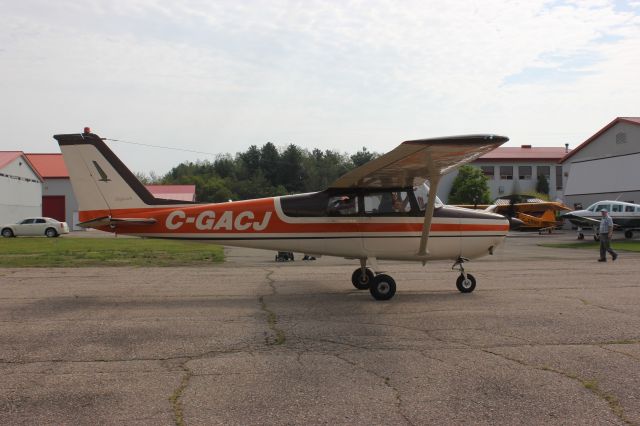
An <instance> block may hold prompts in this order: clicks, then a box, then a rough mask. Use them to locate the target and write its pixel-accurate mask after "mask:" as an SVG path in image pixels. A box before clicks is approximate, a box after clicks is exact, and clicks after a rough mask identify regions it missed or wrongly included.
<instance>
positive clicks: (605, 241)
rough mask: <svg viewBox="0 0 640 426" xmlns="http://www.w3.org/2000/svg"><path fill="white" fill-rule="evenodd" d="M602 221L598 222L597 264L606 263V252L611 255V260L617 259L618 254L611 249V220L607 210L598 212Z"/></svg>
mask: <svg viewBox="0 0 640 426" xmlns="http://www.w3.org/2000/svg"><path fill="white" fill-rule="evenodd" d="M600 212H601V213H602V219H601V220H600V259H598V262H606V261H607V252H609V253H610V254H611V260H612V261H615V260H616V259H617V258H618V253H616V252H615V251H613V249H612V248H611V246H610V244H611V237H613V219H611V216H609V212H608V211H607V209H602V210H600Z"/></svg>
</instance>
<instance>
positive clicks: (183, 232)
mask: <svg viewBox="0 0 640 426" xmlns="http://www.w3.org/2000/svg"><path fill="white" fill-rule="evenodd" d="M54 138H55V139H56V140H57V141H58V143H59V144H60V148H61V150H62V154H63V157H64V161H65V163H66V165H67V168H68V170H69V176H70V179H71V184H72V186H73V190H74V193H75V195H76V198H77V200H78V206H79V218H80V220H81V221H82V222H81V223H79V224H78V225H79V226H82V227H90V228H97V229H101V230H103V231H111V232H117V233H121V234H129V235H137V236H141V237H148V238H172V239H182V240H185V239H186V240H207V241H212V242H217V243H220V244H224V245H230V246H240V247H252V248H261V249H269V250H276V251H298V252H303V253H308V254H312V255H330V256H339V257H345V258H348V259H358V260H359V261H360V267H359V268H357V269H356V270H355V271H354V272H353V274H352V276H351V281H352V284H353V285H354V286H355V287H356V288H358V289H369V291H370V293H371V295H372V296H373V298H375V299H376V300H388V299H390V298H392V297H393V295H394V294H395V292H396V283H395V281H394V280H393V278H391V277H390V276H389V275H386V274H382V273H376V271H377V270H378V267H377V260H378V259H388V260H413V261H419V262H422V264H423V265H424V264H425V263H426V262H427V261H429V260H441V259H451V260H453V261H454V264H453V266H452V269H456V270H459V271H460V276H459V277H458V279H457V281H456V286H457V288H458V290H459V291H460V292H462V293H470V292H472V291H473V290H474V289H475V286H476V280H475V278H474V277H473V275H471V274H468V273H466V272H465V270H464V266H463V264H464V262H465V261H468V260H469V259H471V258H475V257H480V256H484V255H486V254H493V251H494V249H495V248H496V246H498V245H499V244H500V243H501V242H502V241H503V240H504V238H505V236H506V234H507V231H508V230H509V221H508V220H507V219H506V218H505V217H504V216H501V215H498V214H495V213H489V212H481V211H476V210H468V209H463V208H457V207H451V206H445V205H443V204H442V202H441V201H440V200H439V199H438V197H436V189H437V186H438V183H439V181H440V177H441V176H442V175H444V174H446V173H448V172H450V171H451V170H453V169H455V168H457V167H459V166H461V165H463V164H465V163H468V162H470V161H473V160H475V159H476V158H478V157H480V156H481V155H483V154H485V153H487V152H489V151H491V150H493V149H495V148H497V147H498V146H500V145H502V144H503V143H504V142H506V141H507V140H508V139H507V138H506V137H503V136H494V135H470V136H453V137H447V138H437V139H421V140H412V141H407V142H403V143H402V144H400V145H399V146H398V147H396V148H395V149H394V150H392V151H390V152H388V153H387V154H385V155H382V156H381V157H378V158H377V159H375V160H372V161H370V162H368V163H366V164H364V165H362V166H360V167H358V168H356V169H354V170H352V171H351V172H349V173H347V174H345V175H344V176H342V177H341V178H339V179H338V180H336V181H335V182H333V184H332V185H331V186H330V187H329V188H328V189H326V190H324V191H320V192H313V193H307V194H300V195H290V196H283V197H271V198H262V199H256V200H245V201H235V202H227V203H218V204H195V203H186V202H183V201H172V200H164V199H157V198H154V197H153V196H152V195H151V194H150V193H149V191H148V190H147V189H146V188H145V187H144V185H142V184H141V183H140V182H139V181H138V180H137V179H136V178H135V176H134V174H133V173H131V171H129V169H127V167H126V166H125V165H124V164H123V163H122V162H121V161H120V160H119V159H118V158H117V157H116V155H115V154H114V153H113V152H112V151H111V150H110V149H109V147H108V146H107V145H106V144H105V142H104V141H103V140H102V139H101V138H100V137H99V136H98V135H96V134H94V133H91V131H90V129H89V128H85V131H84V133H82V134H64V135H56V136H54ZM427 180H428V181H429V182H430V185H431V190H429V187H428V186H427V185H426V181H427ZM367 263H369V264H370V265H371V266H372V268H369V267H367ZM377 272H380V271H377Z"/></svg>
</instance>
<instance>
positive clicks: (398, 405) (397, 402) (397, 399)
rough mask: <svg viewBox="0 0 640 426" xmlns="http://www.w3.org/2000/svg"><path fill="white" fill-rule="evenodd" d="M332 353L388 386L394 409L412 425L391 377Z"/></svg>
mask: <svg viewBox="0 0 640 426" xmlns="http://www.w3.org/2000/svg"><path fill="white" fill-rule="evenodd" d="M332 355H333V356H334V357H336V358H338V359H339V360H341V361H343V362H346V363H347V364H349V365H351V366H353V367H355V368H358V369H360V370H362V371H364V372H366V373H367V374H371V375H372V376H374V377H376V378H378V379H380V380H382V382H383V383H384V385H385V386H386V387H388V388H389V389H391V391H392V392H393V394H394V396H395V406H396V409H397V411H398V414H400V416H402V418H403V419H404V421H405V422H407V424H409V425H411V426H413V425H414V423H413V422H412V421H411V419H409V417H407V415H406V414H405V413H404V411H403V410H402V394H401V393H400V390H399V389H398V388H396V387H395V386H394V385H393V383H392V382H391V378H390V377H387V376H383V375H381V374H378V373H376V372H375V371H373V370H370V369H368V368H366V367H363V366H362V365H360V364H358V363H356V362H354V361H351V360H350V359H348V358H345V357H343V356H341V355H340V354H335V353H334V354H332Z"/></svg>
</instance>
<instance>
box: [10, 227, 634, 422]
mask: <svg viewBox="0 0 640 426" xmlns="http://www.w3.org/2000/svg"><path fill="white" fill-rule="evenodd" d="M516 235H517V236H514V237H510V238H509V239H508V240H507V243H506V246H503V247H501V248H500V249H498V250H497V252H496V255H494V256H490V257H487V258H483V259H480V260H477V261H474V262H471V263H469V264H467V266H466V267H467V270H468V271H469V272H471V273H473V274H474V275H475V276H476V279H477V280H478V287H477V288H476V291H475V292H474V293H471V294H466V295H465V294H461V293H459V292H458V291H457V290H456V289H455V279H456V277H457V276H456V273H455V272H453V271H451V270H450V267H451V262H433V263H428V264H427V266H426V267H424V268H423V267H422V266H421V265H419V264H412V263H403V262H380V266H381V269H384V270H385V272H386V273H388V274H390V275H391V276H393V277H394V278H395V280H396V282H397V284H398V292H397V294H396V296H395V298H394V299H393V300H391V301H388V302H376V301H374V300H373V299H372V298H371V297H370V295H369V293H368V292H367V291H358V290H356V289H354V288H353V287H352V285H351V283H350V277H351V273H352V271H353V270H354V269H355V268H356V267H357V262H353V261H347V260H344V259H335V258H320V259H318V260H317V261H314V262H303V261H296V262H290V263H276V262H274V261H273V252H269V251H259V250H249V249H235V248H234V249H228V250H227V259H228V261H227V263H225V264H224V265H212V266H211V267H205V268H195V269H189V268H79V269H73V268H64V269H0V377H2V379H1V381H0V383H2V385H1V386H0V423H2V424H114V423H127V424H166V425H171V424H179V425H182V424H184V425H197V424H243V425H244V424H302V423H311V424H459V423H474V424H523V423H524V424H540V423H546V424H569V423H582V424H584V423H590V424H593V423H598V424H600V423H606V424H614V425H615V424H620V425H625V424H633V425H640V303H639V302H640V282H639V281H638V278H637V271H638V267H637V264H638V261H640V255H638V254H632V253H621V255H620V258H619V259H618V261H616V262H615V263H612V262H608V263H606V264H600V263H598V262H596V259H597V256H598V254H597V252H596V251H595V250H593V251H589V250H565V249H550V248H541V247H538V246H537V245H536V243H537V242H540V241H550V240H558V241H572V240H573V239H574V238H575V237H574V234H573V233H570V232H567V233H564V234H556V235H551V236H542V237H540V236H538V235H537V234H535V235H528V234H526V235H522V234H516Z"/></svg>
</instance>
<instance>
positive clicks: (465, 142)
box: [331, 135, 509, 188]
mask: <svg viewBox="0 0 640 426" xmlns="http://www.w3.org/2000/svg"><path fill="white" fill-rule="evenodd" d="M508 140H509V138H507V137H504V136H496V135H468V136H451V137H446V138H434V139H418V140H413V141H406V142H403V143H401V144H400V145H399V146H398V147H396V148H395V149H394V150H392V151H389V152H388V153H386V154H384V155H382V156H380V157H378V158H376V159H375V160H372V161H370V162H368V163H366V164H364V165H362V166H360V167H358V168H357V169H354V170H352V171H350V172H349V173H347V174H345V175H343V176H342V177H340V178H339V179H338V180H336V181H335V182H333V184H332V185H331V188H392V187H395V188H406V187H410V186H417V185H422V183H424V181H425V180H427V179H429V180H430V181H431V180H433V179H434V178H435V177H436V176H438V177H439V176H442V175H444V174H447V173H449V172H450V171H452V170H454V169H456V168H458V167H460V166H462V165H464V164H466V163H469V162H471V161H473V160H475V159H477V158H478V157H480V156H482V155H484V154H486V153H487V152H489V151H492V150H494V149H495V148H497V147H499V146H500V145H502V144H503V143H505V142H507V141H508ZM431 185H433V182H431Z"/></svg>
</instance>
